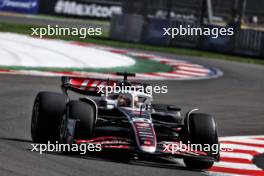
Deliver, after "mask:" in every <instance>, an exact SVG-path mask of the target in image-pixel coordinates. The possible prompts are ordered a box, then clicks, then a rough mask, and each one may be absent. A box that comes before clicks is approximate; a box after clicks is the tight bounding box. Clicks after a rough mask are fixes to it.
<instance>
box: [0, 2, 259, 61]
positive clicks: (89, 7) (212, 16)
mask: <svg viewBox="0 0 264 176" xmlns="http://www.w3.org/2000/svg"><path fill="white" fill-rule="evenodd" d="M263 7H264V1H263V0H0V11H1V12H2V13H1V17H0V21H2V22H7V23H12V22H16V23H22V24H25V23H28V24H35V25H47V24H61V25H63V26H76V27H82V26H92V27H98V26H99V27H102V28H103V31H104V37H105V38H104V39H107V40H114V41H124V42H130V43H133V44H135V45H136V44H137V43H140V44H147V45H154V46H156V45H157V46H170V47H173V48H174V47H175V48H192V49H195V50H205V51H213V52H219V53H225V54H229V55H244V56H251V57H252V56H253V57H258V58H260V57H263V56H264V35H263V34H264V33H263V31H264V8H263ZM6 12H8V13H10V12H12V13H20V14H27V15H28V14H31V15H32V14H34V15H38V16H39V18H30V19H27V20H22V17H20V16H18V17H16V18H15V17H13V15H11V17H10V14H8V16H9V17H8V18H7V14H6ZM54 16H57V17H59V18H58V19H61V20H54V18H52V19H51V18H48V17H54ZM26 17H29V16H26ZM17 18H18V20H17ZM66 18H69V20H66ZM49 20H50V21H49ZM65 20H66V22H65ZM179 25H182V26H188V25H190V26H191V27H209V28H215V27H219V28H220V27H232V28H234V31H235V35H233V36H219V37H218V38H217V39H212V36H177V37H176V38H174V39H172V38H171V37H168V36H163V35H162V34H163V33H164V31H163V28H164V27H166V28H168V27H179ZM2 28H3V26H2ZM0 30H2V31H3V29H1V26H0ZM10 30H11V31H12V29H10Z"/></svg>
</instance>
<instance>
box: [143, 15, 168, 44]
mask: <svg viewBox="0 0 264 176" xmlns="http://www.w3.org/2000/svg"><path fill="white" fill-rule="evenodd" d="M168 27H170V20H167V19H160V18H148V19H147V22H146V24H145V28H144V33H143V36H142V42H143V43H145V44H151V45H169V44H170V36H163V34H164V30H163V28H168Z"/></svg>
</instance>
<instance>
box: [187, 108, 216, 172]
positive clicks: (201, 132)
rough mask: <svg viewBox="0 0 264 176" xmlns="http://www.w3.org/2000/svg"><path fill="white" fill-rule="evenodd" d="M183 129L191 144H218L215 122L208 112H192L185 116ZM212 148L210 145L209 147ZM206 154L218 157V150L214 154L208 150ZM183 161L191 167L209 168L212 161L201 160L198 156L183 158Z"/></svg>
mask: <svg viewBox="0 0 264 176" xmlns="http://www.w3.org/2000/svg"><path fill="white" fill-rule="evenodd" d="M185 129H186V132H187V136H188V137H187V138H188V141H190V143H191V144H201V145H202V146H205V145H209V146H212V145H219V143H218V135H217V130H216V124H215V121H214V118H213V117H212V116H211V115H208V114H202V113H192V114H190V115H189V116H188V117H186V118H185ZM211 148H212V147H211ZM208 155H209V156H211V157H214V158H218V157H219V151H218V153H217V154H216V155H213V154H212V153H211V152H208ZM184 163H185V165H186V166H187V167H189V168H192V169H209V168H211V167H212V166H213V164H214V161H211V160H210V161H208V160H202V159H198V158H185V159H184Z"/></svg>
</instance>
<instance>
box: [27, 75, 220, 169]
mask: <svg viewBox="0 0 264 176" xmlns="http://www.w3.org/2000/svg"><path fill="white" fill-rule="evenodd" d="M117 74H118V75H120V76H123V77H124V79H123V80H110V79H95V78H82V77H62V85H61V88H62V91H63V93H53V92H39V93H38V95H37V96H36V99H35V102H34V106H33V113H32V121H31V135H32V139H33V142H36V143H47V142H48V141H53V142H54V141H59V142H60V143H64V144H65V143H66V144H73V143H74V144H84V143H85V144H86V143H87V144H90V143H96V144H98V143H99V144H101V147H102V149H103V150H111V151H113V150H114V151H116V150H126V151H129V152H125V153H124V154H125V155H126V154H128V153H134V154H137V155H149V156H153V157H156V156H158V157H170V158H174V157H175V158H183V160H184V163H185V165H186V166H187V167H189V168H193V169H208V168H210V167H212V165H213V163H214V162H215V161H219V158H220V156H219V155H220V154H219V151H216V152H215V151H212V150H206V151H205V150H203V147H207V148H210V149H211V148H213V146H219V142H218V136H217V129H216V124H215V121H214V119H213V117H212V116H211V115H209V114H204V113H197V112H196V111H197V109H194V110H190V111H189V112H188V113H186V114H185V115H181V109H180V108H178V107H176V106H173V105H165V104H154V103H153V99H152V98H153V97H152V95H150V94H148V93H146V92H145V91H144V88H146V87H147V84H144V83H139V82H132V81H128V80H127V77H128V76H135V74H131V73H117ZM106 86H108V88H109V87H113V86H121V87H122V88H124V87H132V86H134V87H136V88H135V89H130V90H129V91H121V92H112V93H109V94H105V93H104V92H103V91H98V90H99V88H100V89H101V90H103V89H102V87H103V88H105V87H106ZM137 87H141V88H142V87H143V89H141V90H140V91H139V90H138V89H137ZM122 90H123V89H122ZM142 90H143V91H142ZM70 92H71V97H73V95H72V94H75V95H76V93H77V94H78V95H82V96H79V97H78V99H77V100H73V99H72V98H71V99H70ZM192 144H195V145H196V146H202V148H197V147H196V149H195V150H194V149H193V148H192V147H191V146H192ZM180 145H181V146H184V147H182V148H185V149H184V150H182V149H181V148H179V146H180Z"/></svg>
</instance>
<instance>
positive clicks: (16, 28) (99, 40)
mask: <svg viewBox="0 0 264 176" xmlns="http://www.w3.org/2000/svg"><path fill="white" fill-rule="evenodd" d="M31 27H41V26H34V25H31V26H30V25H19V24H12V23H0V31H5V32H15V33H22V34H31V30H30V28H31ZM47 37H48V38H56V39H63V40H72V41H80V42H87V43H94V44H98V45H106V46H112V47H118V48H132V49H143V50H149V51H158V52H164V53H174V54H178V55H187V56H198V57H205V58H210V59H222V60H231V61H239V62H245V63H252V64H261V65H264V59H260V58H252V57H243V56H232V55H226V54H220V53H215V52H207V51H200V50H195V49H183V48H174V47H161V46H151V45H144V44H138V43H129V42H122V41H114V40H110V39H108V38H107V37H108V31H104V32H103V35H102V36H101V37H96V38H94V37H88V38H85V39H81V38H79V37H78V36H52V37H51V36H47Z"/></svg>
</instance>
